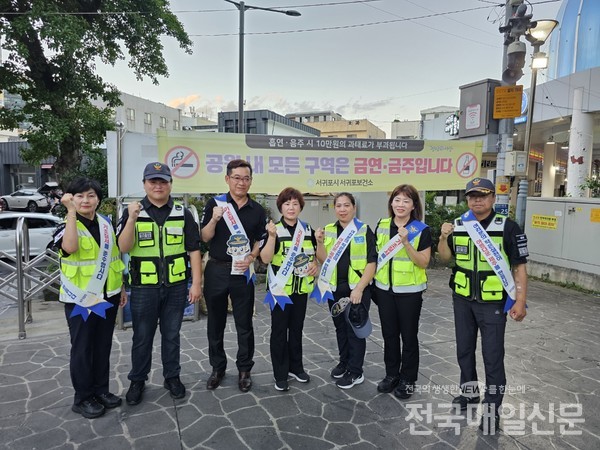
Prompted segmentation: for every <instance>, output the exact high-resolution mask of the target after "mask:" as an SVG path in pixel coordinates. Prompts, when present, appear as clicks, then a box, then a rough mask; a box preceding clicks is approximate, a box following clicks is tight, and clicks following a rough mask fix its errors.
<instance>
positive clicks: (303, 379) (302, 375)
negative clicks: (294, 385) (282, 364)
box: [288, 370, 310, 383]
mask: <svg viewBox="0 0 600 450" xmlns="http://www.w3.org/2000/svg"><path fill="white" fill-rule="evenodd" d="M288 376H290V377H292V378H295V379H296V381H299V382H300V383H308V382H309V381H310V376H309V375H308V374H307V373H306V372H305V371H304V370H303V371H302V372H298V373H294V372H289V373H288Z"/></svg>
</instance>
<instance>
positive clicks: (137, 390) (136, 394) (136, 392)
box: [125, 381, 146, 405]
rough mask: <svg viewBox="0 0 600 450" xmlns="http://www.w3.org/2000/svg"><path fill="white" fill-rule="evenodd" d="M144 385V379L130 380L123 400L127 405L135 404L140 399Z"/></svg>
mask: <svg viewBox="0 0 600 450" xmlns="http://www.w3.org/2000/svg"><path fill="white" fill-rule="evenodd" d="M145 387H146V382H145V381H132V382H131V385H130V386H129V390H128V391H127V394H126V395H125V401H126V402H127V404H128V405H137V404H138V403H139V402H141V401H142V393H143V392H144V389H145Z"/></svg>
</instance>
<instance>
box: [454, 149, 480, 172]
mask: <svg viewBox="0 0 600 450" xmlns="http://www.w3.org/2000/svg"><path fill="white" fill-rule="evenodd" d="M478 168H479V161H478V160H477V156H475V155H474V154H473V153H463V154H462V155H460V156H459V157H458V159H457V160H456V171H457V172H458V174H459V175H460V176H461V177H462V178H470V177H472V176H473V174H475V172H476V171H477V169H478Z"/></svg>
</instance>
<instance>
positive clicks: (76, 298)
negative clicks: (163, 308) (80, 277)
mask: <svg viewBox="0 0 600 450" xmlns="http://www.w3.org/2000/svg"><path fill="white" fill-rule="evenodd" d="M96 217H97V218H98V225H99V227H100V251H99V252H98V259H97V260H96V261H95V262H94V263H93V264H95V266H96V268H95V270H94V273H93V274H92V277H91V278H90V280H89V281H88V284H87V286H86V287H85V288H83V289H82V288H80V287H78V286H76V285H75V284H73V283H72V282H71V281H70V280H69V279H68V278H67V276H66V275H65V274H64V273H63V272H62V271H61V274H60V282H61V284H62V288H63V291H64V295H62V296H61V301H63V302H65V303H75V305H76V306H75V309H73V312H72V314H71V317H74V316H77V315H81V316H82V317H83V320H87V318H88V316H89V314H90V312H93V313H95V314H97V315H99V316H101V317H106V315H105V314H104V311H105V310H106V309H108V308H110V307H112V304H111V303H110V302H107V301H106V300H104V284H105V283H106V279H107V278H108V272H109V270H110V267H109V266H110V263H111V261H112V249H113V246H114V245H115V242H114V239H113V233H112V227H111V224H110V222H109V221H108V220H106V219H105V218H104V217H102V216H100V215H96ZM77 231H78V233H81V232H82V231H80V230H79V229H78V230H77ZM82 233H83V235H84V236H86V237H89V238H91V239H93V237H92V235H91V234H90V232H89V231H87V230H85V231H83V232H82ZM72 263H74V261H64V264H72ZM76 264H79V265H83V264H82V263H81V262H79V263H76ZM87 264H88V263H86V265H87Z"/></svg>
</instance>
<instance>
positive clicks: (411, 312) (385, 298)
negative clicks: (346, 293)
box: [373, 288, 423, 383]
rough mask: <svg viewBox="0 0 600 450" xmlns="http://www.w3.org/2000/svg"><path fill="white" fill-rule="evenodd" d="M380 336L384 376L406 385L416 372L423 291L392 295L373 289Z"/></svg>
mask: <svg viewBox="0 0 600 450" xmlns="http://www.w3.org/2000/svg"><path fill="white" fill-rule="evenodd" d="M373 295H375V296H377V297H376V298H377V306H378V307H379V319H380V321H381V333H382V335H383V344H384V346H383V361H384V362H385V374H386V375H389V376H398V375H400V377H401V378H402V379H403V380H405V381H408V382H410V383H414V382H415V381H417V378H418V373H419V338H418V334H419V318H420V317H421V307H422V306H423V292H414V293H406V294H396V293H394V292H391V291H384V290H382V289H379V288H375V292H374V294H373Z"/></svg>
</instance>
